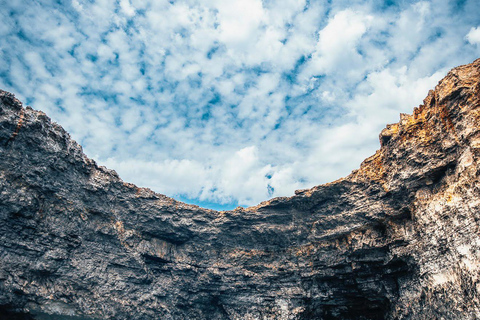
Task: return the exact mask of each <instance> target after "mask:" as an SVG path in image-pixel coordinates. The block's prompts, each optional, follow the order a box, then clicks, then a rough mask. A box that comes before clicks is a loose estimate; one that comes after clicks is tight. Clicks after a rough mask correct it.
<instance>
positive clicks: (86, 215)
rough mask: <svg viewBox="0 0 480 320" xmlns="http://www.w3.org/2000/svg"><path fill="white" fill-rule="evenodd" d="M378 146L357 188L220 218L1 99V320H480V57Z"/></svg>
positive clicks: (354, 180)
mask: <svg viewBox="0 0 480 320" xmlns="http://www.w3.org/2000/svg"><path fill="white" fill-rule="evenodd" d="M380 141H381V144H382V146H381V149H380V150H379V151H377V153H376V154H375V155H374V156H372V157H370V158H368V159H366V160H365V161H364V163H362V165H361V167H360V169H358V170H356V171H354V172H352V174H351V175H349V176H348V177H346V178H343V179H340V180H337V181H335V182H332V183H329V184H326V185H322V186H318V187H314V188H312V189H310V190H301V191H297V192H296V195H295V196H293V197H290V198H276V199H272V200H271V201H268V202H265V203H262V204H260V205H258V206H256V207H251V208H247V209H238V210H234V211H228V212H217V211H213V210H206V209H202V208H199V207H197V206H193V205H187V204H184V203H181V202H178V201H175V200H173V199H171V198H168V197H166V196H163V195H160V194H155V193H154V192H152V191H151V190H148V189H143V188H137V187H136V186H134V185H132V184H129V183H125V182H123V181H122V180H121V179H120V178H119V177H118V175H117V174H116V173H115V172H114V171H111V170H108V169H106V168H103V167H99V166H97V165H96V163H95V162H94V161H92V160H90V159H88V158H87V157H86V156H85V155H84V154H83V153H82V149H81V147H80V146H79V145H78V144H77V143H76V142H74V141H72V140H71V139H70V137H69V135H68V133H66V132H65V131H64V130H63V129H62V128H61V127H60V126H59V125H57V124H55V123H53V122H51V121H50V119H49V118H48V117H47V116H46V115H45V114H43V113H42V112H39V111H35V110H33V109H31V108H29V107H27V108H23V107H22V104H21V103H20V102H19V101H18V100H16V99H15V98H14V96H13V95H11V94H9V93H7V92H4V91H0V314H1V316H0V318H1V319H212V320H213V319H477V318H480V300H479V290H480V230H479V228H480V183H479V172H480V171H479V170H480V165H479V157H480V60H477V61H475V62H474V63H472V64H470V65H466V66H461V67H458V68H455V69H453V70H452V71H451V72H450V73H449V74H448V75H447V76H446V78H445V79H443V80H442V81H441V82H440V83H439V84H438V86H437V87H436V88H435V90H434V91H430V93H429V94H428V97H427V98H426V99H425V101H424V104H423V105H422V106H420V107H419V108H416V109H415V110H414V113H413V115H401V121H400V122H399V123H398V124H394V125H389V126H387V128H386V129H385V130H383V131H382V133H381V134H380Z"/></svg>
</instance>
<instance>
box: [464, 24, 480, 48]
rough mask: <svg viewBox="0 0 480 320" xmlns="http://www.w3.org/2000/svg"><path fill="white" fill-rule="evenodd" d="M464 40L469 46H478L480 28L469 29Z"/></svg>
mask: <svg viewBox="0 0 480 320" xmlns="http://www.w3.org/2000/svg"><path fill="white" fill-rule="evenodd" d="M465 38H466V39H467V41H468V42H470V43H471V44H479V43H480V27H476V28H471V29H470V31H469V32H468V34H467V35H466V37H465Z"/></svg>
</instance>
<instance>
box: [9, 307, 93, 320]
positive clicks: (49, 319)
mask: <svg viewBox="0 0 480 320" xmlns="http://www.w3.org/2000/svg"><path fill="white" fill-rule="evenodd" d="M0 319H2V320H97V319H94V318H89V317H84V316H69V315H61V314H48V313H44V312H32V313H30V312H22V311H18V309H16V308H14V307H13V306H11V305H0Z"/></svg>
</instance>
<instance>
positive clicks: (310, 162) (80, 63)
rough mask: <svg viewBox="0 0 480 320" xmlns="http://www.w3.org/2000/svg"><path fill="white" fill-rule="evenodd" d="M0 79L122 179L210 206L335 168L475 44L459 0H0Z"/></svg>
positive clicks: (476, 22)
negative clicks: (60, 126)
mask: <svg viewBox="0 0 480 320" xmlns="http://www.w3.org/2000/svg"><path fill="white" fill-rule="evenodd" d="M1 2H3V3H1V8H2V9H1V11H0V61H1V62H2V63H1V64H0V88H2V89H4V90H8V91H11V92H13V93H15V94H16V95H17V97H18V98H19V99H21V100H22V101H23V102H25V103H26V104H28V105H31V106H33V107H34V108H35V109H39V110H42V111H44V112H46V113H47V114H48V115H49V116H50V117H51V118H52V119H53V120H54V121H56V122H58V123H59V124H61V125H62V126H63V127H64V128H65V129H66V130H68V131H69V132H70V133H71V135H72V137H73V138H74V139H75V140H76V141H78V142H79V143H80V144H81V145H82V146H83V147H84V151H85V153H86V154H87V155H88V156H90V157H92V158H93V159H95V160H96V161H97V162H98V163H99V164H101V165H105V166H107V167H109V168H111V169H115V170H116V171H117V172H118V173H119V174H120V176H121V177H122V178H123V179H124V180H125V181H128V182H133V183H136V184H137V185H139V186H144V187H149V188H151V189H153V190H154V191H156V192H160V193H163V194H166V195H168V196H172V197H175V198H177V199H181V200H184V201H186V202H192V203H196V204H200V205H203V206H206V207H211V208H216V209H228V208H233V207H235V206H237V205H242V206H249V205H255V204H257V203H259V202H261V201H263V200H267V199H269V198H271V197H276V196H289V195H292V194H293V192H294V190H295V189H302V188H308V187H312V186H315V185H318V184H321V183H325V182H329V181H332V180H335V179H337V178H340V177H342V176H345V175H347V174H349V173H350V171H351V170H353V169H355V168H357V167H358V166H359V164H360V163H361V161H362V160H363V159H364V158H366V157H367V156H369V155H371V154H373V153H374V152H375V150H376V149H378V147H379V144H378V134H379V132H380V131H381V129H382V128H383V127H384V126H385V125H386V124H387V123H393V122H397V121H398V118H399V113H401V112H406V113H411V111H412V109H413V107H415V106H417V105H419V104H420V103H421V101H422V99H423V98H424V97H425V96H426V94H427V92H428V90H429V89H432V88H433V87H434V86H435V84H436V83H437V82H438V81H439V80H440V79H441V78H442V77H443V76H444V75H445V74H446V72H447V71H448V70H449V69H450V68H452V67H454V66H457V65H460V64H465V63H469V62H471V61H473V60H474V59H475V58H478V57H480V15H479V14H478V12H479V9H480V4H479V3H478V1H477V0H464V1H447V0H432V1H407V0H404V1H374V0H372V1H334V0H331V1H306V0H305V1H303V0H282V1H269V0H264V1H260V0H229V1H224V0H202V1H161V0H154V1H153V0H152V1H149V0H121V1H107V0H99V1H95V0H89V1H81V0H71V1H66V0H63V1H62V0H58V1H48V0H37V1H22V0H15V1H1Z"/></svg>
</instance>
